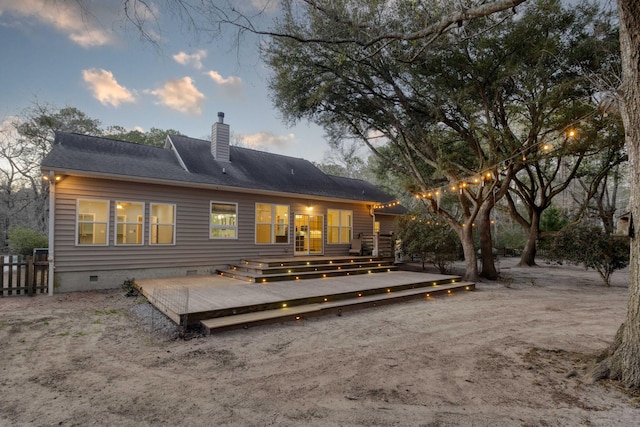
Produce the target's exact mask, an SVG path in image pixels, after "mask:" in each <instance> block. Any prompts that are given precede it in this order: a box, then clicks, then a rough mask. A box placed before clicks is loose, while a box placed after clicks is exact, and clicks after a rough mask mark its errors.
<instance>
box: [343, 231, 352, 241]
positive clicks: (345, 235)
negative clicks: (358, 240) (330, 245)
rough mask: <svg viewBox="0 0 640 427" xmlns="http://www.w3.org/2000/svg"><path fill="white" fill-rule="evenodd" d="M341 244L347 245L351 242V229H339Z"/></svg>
mask: <svg viewBox="0 0 640 427" xmlns="http://www.w3.org/2000/svg"><path fill="white" fill-rule="evenodd" d="M341 237H342V242H341V243H349V242H351V229H350V228H342V229H341Z"/></svg>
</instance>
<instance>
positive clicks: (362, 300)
mask: <svg viewBox="0 0 640 427" xmlns="http://www.w3.org/2000/svg"><path fill="white" fill-rule="evenodd" d="M467 287H470V288H471V289H475V283H471V282H456V283H453V284H447V285H437V286H427V287H419V288H412V289H405V290H401V291H393V292H390V293H378V294H373V295H363V296H361V297H358V298H348V299H340V300H336V301H328V302H324V303H319V304H318V303H314V304H307V305H300V306H294V307H286V308H280V309H275V310H273V309H272V310H265V311H256V312H252V313H244V314H237V315H231V316H224V317H216V318H211V319H205V320H202V321H201V322H200V323H201V325H202V326H203V327H204V328H205V330H206V331H207V332H208V333H211V331H212V330H216V329H222V328H229V327H233V326H240V325H243V326H244V325H249V324H252V323H258V322H264V321H269V320H275V319H279V318H287V317H295V316H299V315H303V314H309V313H319V312H322V311H324V310H328V309H335V308H340V307H349V306H357V305H365V304H371V303H375V302H378V301H392V300H394V299H402V298H406V297H410V296H414V295H420V294H438V293H443V292H446V291H448V290H455V289H458V290H459V289H464V288H467Z"/></svg>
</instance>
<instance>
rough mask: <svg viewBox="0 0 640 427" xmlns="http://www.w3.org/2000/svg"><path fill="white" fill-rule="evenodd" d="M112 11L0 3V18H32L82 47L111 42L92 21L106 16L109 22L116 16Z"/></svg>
mask: <svg viewBox="0 0 640 427" xmlns="http://www.w3.org/2000/svg"><path fill="white" fill-rule="evenodd" d="M85 7H91V10H90V11H87V10H85ZM89 12H91V13H89ZM114 12H117V9H116V10H107V9H105V8H104V7H99V6H94V5H93V4H92V5H90V6H83V5H82V2H76V1H69V2H67V1H65V2H51V1H49V0H20V1H16V0H0V15H1V14H3V13H8V14H10V15H12V16H23V17H26V18H35V19H36V20H38V21H40V22H42V23H44V24H47V25H50V26H52V27H53V28H55V29H57V30H58V31H61V32H63V33H65V34H66V35H67V37H69V39H70V40H71V41H73V42H74V43H76V44H79V45H80V46H82V47H85V48H88V47H94V46H103V45H108V44H113V43H114V42H115V39H116V37H115V34H114V33H113V32H112V31H110V30H108V29H105V28H103V27H102V26H101V25H100V23H99V22H98V20H97V19H96V16H97V15H98V14H100V15H105V14H106V15H111V19H112V20H113V19H114V18H115V16H116V15H115V13H114Z"/></svg>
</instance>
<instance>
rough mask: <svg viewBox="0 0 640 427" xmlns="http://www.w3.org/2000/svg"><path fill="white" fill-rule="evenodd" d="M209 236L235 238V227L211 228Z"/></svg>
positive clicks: (213, 237)
mask: <svg viewBox="0 0 640 427" xmlns="http://www.w3.org/2000/svg"><path fill="white" fill-rule="evenodd" d="M211 238H212V239H235V238H236V230H235V228H212V229H211Z"/></svg>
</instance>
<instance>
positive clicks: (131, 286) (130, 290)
mask: <svg viewBox="0 0 640 427" xmlns="http://www.w3.org/2000/svg"><path fill="white" fill-rule="evenodd" d="M122 289H123V290H125V291H126V292H127V294H126V296H128V297H134V296H138V295H139V292H138V289H137V288H136V279H134V278H133V277H132V278H130V279H125V281H124V282H122Z"/></svg>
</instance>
